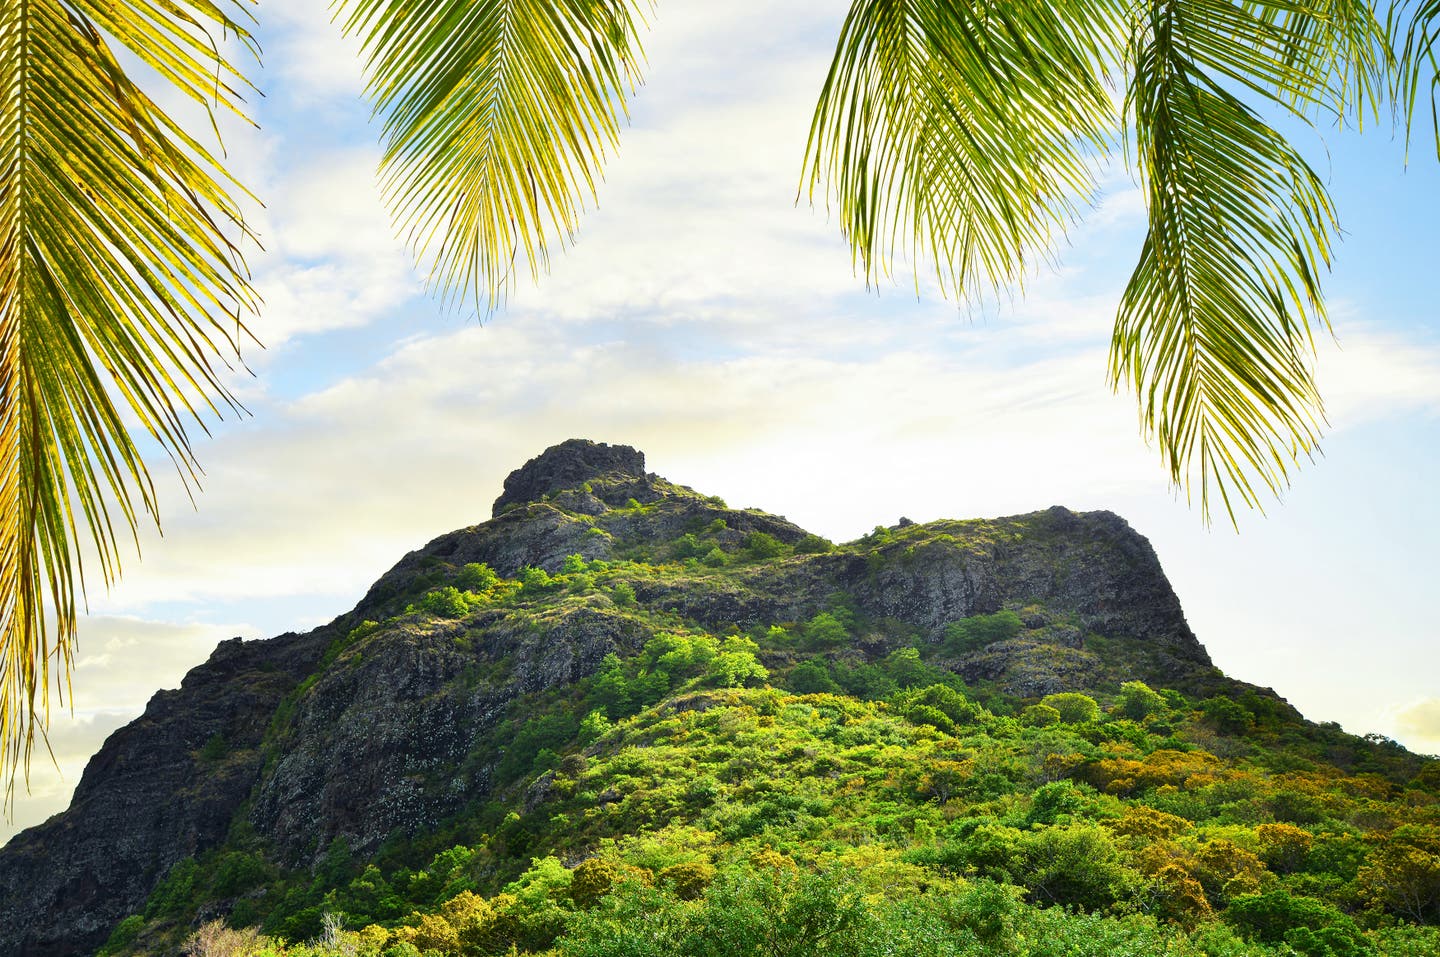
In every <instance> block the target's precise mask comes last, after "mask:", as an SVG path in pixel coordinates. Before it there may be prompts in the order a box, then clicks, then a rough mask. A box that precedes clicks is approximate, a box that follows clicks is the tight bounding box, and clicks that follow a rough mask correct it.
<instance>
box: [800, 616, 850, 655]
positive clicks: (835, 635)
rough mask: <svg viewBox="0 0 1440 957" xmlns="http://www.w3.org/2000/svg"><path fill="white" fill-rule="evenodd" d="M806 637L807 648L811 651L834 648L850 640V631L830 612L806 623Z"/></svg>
mask: <svg viewBox="0 0 1440 957" xmlns="http://www.w3.org/2000/svg"><path fill="white" fill-rule="evenodd" d="M804 635H805V647H807V648H810V649H819V648H833V647H834V646H836V645H843V644H845V643H846V642H848V641H849V640H850V630H849V629H848V628H846V627H845V626H844V625H843V624H842V623H841V622H840V619H838V618H836V617H835V616H834V615H832V614H831V613H830V612H828V611H822V612H821V613H820V614H818V615H816V616H815V617H814V618H811V619H810V620H809V621H808V622H806V624H805V628H804Z"/></svg>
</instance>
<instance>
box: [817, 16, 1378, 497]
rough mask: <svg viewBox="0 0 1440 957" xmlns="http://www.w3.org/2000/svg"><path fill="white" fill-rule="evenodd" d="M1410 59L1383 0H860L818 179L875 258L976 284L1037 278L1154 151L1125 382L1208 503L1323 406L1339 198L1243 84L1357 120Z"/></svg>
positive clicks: (1300, 431) (1290, 441)
mask: <svg viewBox="0 0 1440 957" xmlns="http://www.w3.org/2000/svg"><path fill="white" fill-rule="evenodd" d="M1390 62H1391V60H1390V54H1389V51H1388V46H1387V39H1386V33H1385V30H1384V28H1383V25H1382V24H1381V23H1380V22H1379V21H1378V20H1377V19H1376V15H1375V12H1374V10H1373V9H1372V8H1371V7H1370V6H1369V5H1368V4H1366V3H1364V2H1363V0H1333V2H1327V3H1322V4H1318V5H1316V4H1309V3H1305V4H1302V3H1296V2H1289V0H1278V2H1267V3H1237V2H1233V0H1153V2H1151V3H1150V4H1138V5H1132V4H1129V3H1123V2H1118V0H1065V2H1054V0H1043V2H1041V0H1019V2H1013V0H1006V2H998V0H997V2H988V0H971V2H964V3H954V2H952V0H856V2H855V3H854V4H853V6H852V7H851V9H850V14H849V17H848V18H847V20H846V22H845V27H844V30H843V31H842V33H841V36H840V42H839V44H838V47H837V50H836V54H835V60H834V63H833V65H832V67H831V70H830V74H829V77H828V79H827V80H826V83H825V87H824V89H823V91H822V93H821V96H820V104H819V107H818V110H817V112H816V118H815V123H814V126H813V128H812V131H811V137H810V145H809V155H808V157H807V176H808V178H809V182H810V188H811V190H812V194H813V191H814V190H815V189H816V188H817V187H819V186H821V185H822V184H823V186H824V189H825V194H826V196H827V197H833V198H834V200H835V202H836V203H837V204H838V209H839V218H840V223H841V227H842V229H844V231H845V234H846V236H847V237H848V238H849V240H850V244H851V247H852V249H853V250H854V252H855V255H856V257H857V260H858V261H859V263H860V264H861V265H862V267H863V269H864V271H865V272H866V274H867V276H874V275H876V274H877V273H885V272H887V271H888V270H889V269H890V268H891V262H892V261H893V259H894V258H895V256H896V255H897V253H898V254H903V255H906V256H909V257H912V258H928V259H929V260H931V261H932V262H933V263H934V265H935V267H936V269H937V271H938V273H939V278H940V280H941V283H942V285H944V286H948V287H951V288H954V289H955V290H957V291H958V292H959V293H960V294H962V295H968V294H975V293H977V292H985V291H986V290H987V289H988V288H994V287H998V286H1003V285H1009V284H1016V283H1020V282H1022V281H1023V279H1024V278H1025V274H1026V272H1027V271H1028V270H1029V268H1030V266H1031V263H1032V262H1033V261H1034V260H1035V259H1036V258H1039V257H1043V256H1045V255H1048V254H1049V253H1050V251H1051V250H1052V248H1053V245H1054V243H1055V240H1056V238H1057V237H1058V236H1060V235H1062V234H1063V232H1064V230H1065V229H1066V228H1067V227H1068V226H1069V225H1070V224H1071V223H1072V222H1073V221H1074V219H1075V218H1076V216H1077V214H1078V212H1079V211H1080V210H1081V209H1083V207H1084V206H1085V204H1086V203H1087V201H1088V200H1089V198H1090V196H1091V192H1092V190H1093V180H1092V177H1093V176H1094V174H1095V172H1096V170H1097V169H1098V168H1099V166H1100V163H1101V162H1102V161H1103V160H1104V159H1105V158H1106V156H1107V154H1119V155H1121V156H1124V157H1126V158H1127V159H1128V160H1129V161H1130V162H1132V163H1133V164H1134V168H1135V170H1136V172H1137V173H1138V176H1139V179H1140V180H1141V182H1142V184H1143V186H1144V193H1145V197H1146V201H1147V207H1148V211H1149V230H1148V233H1147V235H1146V238H1145V242H1144V245H1143V247H1142V249H1141V253H1140V261H1139V264H1138V265H1137V266H1136V268H1135V272H1134V274H1133V275H1132V277H1131V280H1130V283H1129V286H1128V288H1127V289H1126V291H1125V295H1124V298H1123V300H1122V302H1121V305H1120V313H1119V317H1118V319H1117V322H1116V326H1115V334H1114V339H1113V343H1112V347H1111V366H1110V371H1111V377H1112V381H1113V382H1114V383H1115V384H1116V385H1117V386H1118V385H1120V384H1128V385H1129V386H1130V387H1132V388H1133V389H1134V390H1135V392H1136V394H1137V396H1138V397H1139V400H1140V410H1141V417H1142V421H1143V423H1144V427H1145V429H1146V430H1147V432H1149V433H1151V434H1153V435H1154V436H1155V437H1156V438H1157V439H1158V444H1159V447H1160V452H1161V456H1162V459H1163V461H1164V463H1165V465H1166V467H1167V469H1168V470H1169V472H1170V475H1171V477H1172V480H1173V481H1175V482H1176V483H1177V484H1182V485H1186V486H1189V485H1190V484H1191V476H1192V470H1194V471H1198V482H1195V484H1196V485H1198V488H1199V492H1200V503H1201V508H1202V511H1203V512H1204V513H1205V514H1206V515H1208V514H1209V508H1210V498H1209V496H1210V494H1211V493H1212V492H1214V493H1218V495H1219V496H1220V498H1221V499H1222V501H1223V502H1224V505H1225V507H1226V509H1227V510H1229V509H1230V508H1231V505H1232V501H1231V498H1232V495H1235V494H1236V493H1238V497H1239V498H1240V499H1241V500H1243V501H1244V502H1246V503H1247V504H1250V505H1258V504H1259V496H1258V494H1257V488H1268V489H1270V490H1271V491H1279V490H1280V489H1281V488H1283V486H1284V484H1285V481H1286V477H1287V472H1288V470H1289V468H1290V467H1291V466H1292V465H1293V463H1294V462H1295V460H1296V458H1297V457H1298V456H1300V455H1305V454H1308V453H1310V452H1311V451H1312V450H1313V449H1314V447H1315V440H1316V438H1317V435H1318V427H1317V425H1318V422H1319V421H1320V419H1321V416H1322V411H1321V405H1320V396H1319V393H1318V392H1317V390H1316V388H1315V383H1314V381H1313V377H1312V374H1311V367H1310V362H1309V359H1310V356H1311V351H1312V340H1311V334H1312V329H1313V328H1314V327H1315V326H1316V325H1321V326H1323V325H1324V323H1325V313H1324V306H1323V303H1322V300H1321V296H1320V287H1319V276H1320V273H1321V272H1322V271H1323V269H1324V268H1325V266H1326V265H1328V263H1329V257H1330V245H1331V240H1332V237H1333V234H1334V231H1335V228H1336V221H1335V213H1334V210H1333V208H1332V206H1331V203H1330V199H1329V196H1328V195H1327V193H1326V190H1325V187H1324V184H1323V183H1322V182H1321V181H1320V179H1319V178H1318V177H1317V176H1316V175H1315V173H1314V171H1313V170H1311V169H1310V167H1309V166H1308V165H1307V164H1306V163H1305V160H1304V159H1303V158H1302V157H1301V156H1300V155H1299V154H1298V153H1297V152H1296V151H1295V150H1294V149H1293V148H1292V147H1291V146H1290V144H1289V143H1288V142H1286V140H1285V139H1284V138H1283V137H1282V136H1281V135H1280V134H1278V133H1277V132H1276V131H1275V130H1274V129H1272V128H1271V127H1270V126H1269V125H1268V124H1267V123H1266V121H1265V120H1264V119H1263V118H1262V117H1261V115H1260V113H1259V112H1257V110H1256V109H1255V108H1254V107H1252V106H1251V105H1249V104H1248V103H1247V102H1245V100H1244V99H1242V97H1244V96H1252V97H1257V98H1259V99H1260V100H1261V101H1265V102H1268V103H1270V104H1272V105H1274V106H1276V107H1278V108H1279V109H1281V110H1284V111H1289V112H1291V113H1294V114H1296V115H1299V116H1302V117H1314V116H1316V115H1317V114H1318V113H1320V112H1322V111H1324V112H1328V113H1330V114H1333V115H1338V116H1342V117H1346V116H1354V117H1357V118H1358V116H1359V115H1360V114H1361V113H1373V112H1374V111H1375V110H1376V109H1377V108H1378V104H1379V102H1380V100H1381V98H1382V96H1383V94H1384V93H1385V84H1386V78H1387V69H1388V67H1389V64H1390ZM1111 90H1121V91H1123V92H1124V97H1123V100H1121V101H1120V102H1116V101H1115V100H1114V99H1112V98H1111V96H1110V95H1109V91H1111ZM1231 514H1232V517H1233V512H1232V513H1231Z"/></svg>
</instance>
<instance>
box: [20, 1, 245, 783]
mask: <svg viewBox="0 0 1440 957" xmlns="http://www.w3.org/2000/svg"><path fill="white" fill-rule="evenodd" d="M236 12H237V13H238V12H239V8H238V7H237V10H236ZM227 35H228V36H229V37H231V38H236V37H238V38H239V39H240V40H241V42H242V45H243V43H244V41H245V38H246V36H247V34H246V33H245V31H244V29H243V27H242V26H241V23H240V21H239V20H238V19H236V18H235V17H232V15H231V13H228V12H226V10H225V9H222V8H221V7H219V6H217V5H215V4H214V3H211V2H209V0H129V2H127V3H122V4H115V3H109V2H105V0H7V2H6V3H5V4H3V5H0V773H3V772H4V771H5V770H6V769H9V770H10V771H11V772H13V771H14V769H15V768H16V767H17V765H21V764H25V763H26V761H27V760H28V757H29V755H30V751H31V748H32V747H33V745H34V742H35V739H36V735H37V733H39V734H42V735H43V728H44V724H43V722H44V716H45V715H46V714H47V713H48V708H49V696H50V686H51V683H52V678H54V681H55V684H56V686H57V687H58V688H60V689H62V693H63V690H64V689H67V688H68V675H69V667H70V664H71V660H72V657H73V650H74V637H75V626H76V592H77V590H83V587H84V579H83V571H82V563H81V561H80V556H79V553H78V551H77V548H78V544H79V539H80V529H81V528H82V527H83V529H84V530H85V532H86V533H87V534H88V537H89V538H90V539H91V540H92V541H93V543H94V545H95V552H96V555H97V556H98V562H97V563H98V565H99V569H100V573H101V576H102V577H103V579H104V580H105V581H106V583H107V584H108V583H109V581H110V580H112V579H113V578H114V576H115V574H116V572H117V571H118V567H119V566H118V561H117V533H119V534H126V533H128V534H130V535H132V536H133V534H134V532H135V530H136V525H137V521H138V520H139V513H140V512H141V510H142V509H143V510H144V511H148V512H150V513H151V514H152V515H153V514H154V512H155V499H154V493H153V488H152V486H151V482H150V478H149V475H148V474H147V472H146V467H145V463H144V461H143V460H142V458H141V455H140V452H139V450H138V448H137V445H136V435H148V436H149V437H150V438H151V439H153V440H154V442H156V443H158V445H159V446H160V447H162V448H163V449H165V451H166V452H168V453H169V455H170V456H171V457H172V458H173V459H174V460H175V462H176V463H177V465H178V466H179V468H180V469H181V470H182V473H183V474H186V475H187V476H190V477H193V475H194V473H195V468H196V465H195V460H194V457H193V455H192V453H191V448H190V441H189V439H188V438H187V433H186V429H187V425H189V424H190V423H191V422H193V421H194V420H195V416H196V414H197V412H199V411H202V410H207V409H208V410H217V409H220V408H224V407H226V406H228V405H231V404H232V400H231V398H230V396H229V393H228V392H227V391H226V389H225V386H224V384H223V383H222V381H221V379H220V377H219V374H218V373H217V365H216V360H217V357H220V356H221V355H222V353H223V351H228V350H231V349H232V347H233V344H234V338H235V336H236V335H237V333H238V332H240V331H242V327H240V326H239V323H240V320H241V314H242V313H243V312H244V311H245V310H247V309H249V308H250V307H251V306H252V305H253V296H252V294H251V291H250V289H249V286H248V284H247V282H246V276H245V271H244V265H243V262H242V261H241V259H240V256H239V251H238V249H237V247H236V245H235V243H236V242H237V241H238V239H239V237H241V236H243V235H244V233H245V229H244V227H243V225H240V223H241V219H240V209H239V206H238V205H237V200H236V197H235V185H234V184H233V183H232V182H230V181H229V180H228V178H227V177H226V175H225V174H224V173H223V172H222V171H221V170H220V167H219V165H218V164H217V163H216V161H215V159H214V158H213V157H212V156H211V155H210V153H208V152H207V151H206V149H205V148H204V147H203V146H202V145H201V144H200V143H199V142H198V141H197V140H196V139H195V138H194V137H193V136H192V135H191V134H190V133H189V132H187V131H186V130H185V129H183V128H182V127H181V126H180V125H179V124H178V123H177V122H176V121H175V120H174V119H173V118H172V117H171V116H169V115H167V114H166V112H165V111H164V110H162V109H161V108H160V107H159V106H157V104H156V103H155V102H154V101H153V100H152V99H151V98H150V97H148V96H147V95H146V94H145V93H143V92H142V91H141V90H140V89H139V88H137V87H136V85H135V84H134V83H133V82H132V81H131V80H130V78H129V77H128V76H127V75H126V72H125V70H124V69H123V68H122V64H121V62H120V60H119V59H118V58H117V51H116V50H115V49H112V46H111V44H112V43H117V42H118V43H119V44H120V45H122V46H123V47H124V48H125V49H126V50H128V51H129V54H130V55H131V57H133V58H135V59H138V60H139V61H140V62H141V63H142V64H144V68H146V69H148V70H149V71H152V72H153V73H154V74H156V75H157V76H159V77H161V78H163V79H164V80H166V81H168V83H169V85H170V86H171V87H172V88H173V89H175V90H177V91H178V92H180V93H181V94H183V95H185V96H188V97H189V98H191V99H193V100H195V101H197V102H199V103H202V104H206V105H207V106H209V107H211V108H213V107H214V106H217V105H218V106H220V107H221V108H233V107H236V106H237V105H238V103H239V96H238V91H239V90H241V89H243V88H244V80H243V78H242V77H241V76H240V75H239V73H238V72H237V71H236V70H235V69H234V67H233V66H232V65H231V64H230V63H229V62H228V61H227V60H225V59H224V58H223V57H222V56H220V54H218V53H217V51H218V50H220V49H221V45H222V42H223V41H224V39H225V37H226V36H227ZM62 678H63V680H62ZM37 702H38V705H37ZM7 780H8V781H10V782H13V773H12V775H10V776H8V777H7Z"/></svg>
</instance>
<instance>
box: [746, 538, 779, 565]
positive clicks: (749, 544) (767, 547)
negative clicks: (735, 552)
mask: <svg viewBox="0 0 1440 957" xmlns="http://www.w3.org/2000/svg"><path fill="white" fill-rule="evenodd" d="M745 550H746V551H747V552H749V553H750V555H751V556H752V557H753V558H757V559H766V558H778V557H780V556H781V555H783V554H785V544H784V543H783V542H781V541H780V539H778V538H776V537H775V536H774V535H771V534H770V533H769V532H750V533H749V534H747V535H746V536H745Z"/></svg>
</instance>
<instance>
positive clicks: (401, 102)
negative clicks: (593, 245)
mask: <svg viewBox="0 0 1440 957" xmlns="http://www.w3.org/2000/svg"><path fill="white" fill-rule="evenodd" d="M344 7H345V8H346V10H347V11H348V14H347V16H346V19H345V22H344V26H345V29H346V30H347V32H351V33H356V34H359V35H361V36H362V37H363V38H364V48H365V55H366V59H367V62H368V66H369V73H370V79H369V90H370V93H371V95H372V96H373V97H374V99H375V102H376V109H377V111H378V112H380V113H383V114H384V116H385V121H384V134H383V135H384V139H385V143H386V151H385V155H384V158H383V161H382V182H383V186H384V189H385V193H386V197H387V199H388V201H389V203H390V206H391V209H392V211H393V213H394V214H395V217H396V219H397V221H398V222H399V223H400V224H401V225H402V227H403V229H404V230H405V231H406V233H407V238H408V242H409V244H410V246H411V248H412V250H413V251H414V252H415V254H416V256H417V258H419V259H420V260H421V262H423V263H427V264H428V266H429V269H430V277H431V281H432V282H433V283H434V284H435V285H436V286H437V287H439V288H442V289H445V290H448V291H449V292H450V293H452V294H465V295H472V296H474V297H475V299H476V301H477V304H478V301H479V299H480V298H481V297H482V296H483V297H484V298H485V299H486V300H487V305H489V306H493V305H494V304H495V303H496V302H497V300H498V299H499V297H501V296H503V295H504V293H505V291H506V290H507V289H508V288H509V286H510V284H511V283H512V282H513V280H514V268H513V267H514V262H515V260H516V258H517V257H518V256H521V255H523V257H524V260H525V262H526V263H527V264H528V267H529V270H530V272H531V274H532V275H535V276H538V274H539V272H540V271H541V270H542V269H543V268H545V267H546V266H547V264H548V257H549V253H550V249H551V247H552V246H554V245H556V244H562V245H563V244H564V243H565V242H567V241H569V240H570V239H572V238H573V236H574V233H575V229H576V227H577V224H578V221H579V215H580V212H581V209H582V207H583V204H584V202H585V200H586V198H587V197H589V198H593V197H594V196H595V191H596V184H597V181H598V178H599V176H600V173H601V167H602V165H603V163H604V160H605V153H606V150H607V149H608V148H610V147H611V146H613V144H614V143H615V142H616V138H617V135H618V132H619V127H618V118H617V114H618V112H620V111H623V109H624V98H625V94H626V92H627V89H628V88H629V86H630V85H631V84H632V83H633V82H634V81H635V79H636V77H637V74H636V72H635V71H636V57H637V55H638V52H639V37H638V30H639V26H640V23H641V20H640V11H639V9H638V7H639V3H638V0H433V2H424V3H420V2H416V0H346V2H345V3H344Z"/></svg>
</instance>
